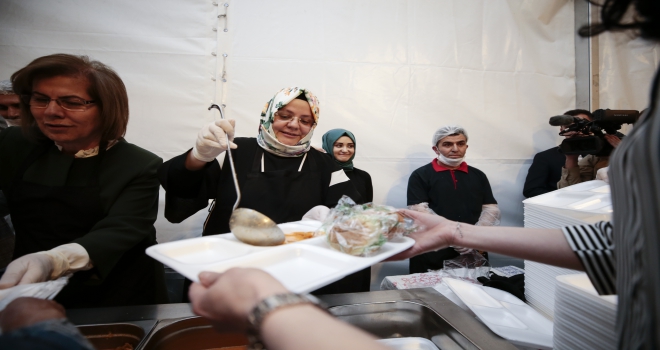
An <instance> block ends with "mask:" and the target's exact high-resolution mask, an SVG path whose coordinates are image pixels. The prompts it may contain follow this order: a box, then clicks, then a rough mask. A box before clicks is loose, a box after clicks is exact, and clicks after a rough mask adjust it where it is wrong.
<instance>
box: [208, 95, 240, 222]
mask: <svg viewBox="0 0 660 350" xmlns="http://www.w3.org/2000/svg"><path fill="white" fill-rule="evenodd" d="M214 108H215V109H217V110H218V111H219V112H220V119H222V120H225V112H224V111H223V110H222V107H221V106H219V105H217V104H215V103H214V104H212V105H211V106H210V107H209V111H210V110H211V109H214ZM225 136H227V151H226V152H227V157H229V165H230V166H231V176H232V178H233V179H234V188H236V203H234V208H233V209H232V210H236V208H237V207H238V203H240V202H241V190H240V189H239V188H238V179H237V178H236V168H234V158H232V156H231V149H230V148H229V142H230V141H229V134H227V133H225Z"/></svg>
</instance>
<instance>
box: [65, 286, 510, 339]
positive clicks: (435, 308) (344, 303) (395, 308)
mask: <svg viewBox="0 0 660 350" xmlns="http://www.w3.org/2000/svg"><path fill="white" fill-rule="evenodd" d="M320 299H321V300H323V301H324V302H325V303H326V304H327V305H328V306H329V307H330V309H331V311H332V312H333V313H334V314H335V315H336V316H337V317H338V318H340V319H342V320H344V321H346V322H349V323H351V324H354V325H356V326H358V327H360V328H363V329H365V330H367V331H369V332H371V333H374V334H375V335H377V336H379V337H383V338H384V337H389V336H397V334H401V335H398V336H411V335H406V334H404V333H406V332H408V333H411V332H412V333H420V332H421V333H422V336H424V335H426V336H427V337H428V338H429V339H430V338H431V336H432V335H433V334H436V333H437V334H440V333H442V334H446V335H448V336H449V337H451V338H452V339H454V341H455V342H456V344H455V346H452V347H450V348H459V349H516V348H515V347H514V346H513V345H511V344H510V343H509V342H507V341H506V340H504V339H502V338H500V337H499V336H497V335H496V334H494V333H493V332H492V331H491V330H490V329H488V327H486V326H485V325H484V324H483V323H481V322H479V321H478V320H477V319H475V318H474V317H473V316H471V315H470V314H468V313H467V312H465V311H464V310H463V309H461V308H460V307H458V306H456V305H455V304H454V303H453V302H452V301H450V300H449V299H447V298H446V297H444V296H443V295H441V294H440V293H438V292H437V291H435V290H434V289H432V288H424V289H407V290H391V291H379V292H369V293H351V294H335V295H325V296H321V297H320ZM422 311H429V312H422ZM423 314H424V315H426V316H424V315H423ZM428 314H432V315H430V316H432V317H430V316H429V315H428ZM388 315H389V316H388ZM67 316H68V317H69V319H70V320H71V321H72V322H73V323H74V324H76V325H86V324H106V323H122V322H135V321H145V320H171V319H180V318H186V317H192V316H194V314H193V313H192V310H191V308H190V305H189V304H165V305H145V306H130V307H116V308H97V309H78V310H68V311H67ZM438 316H439V317H438ZM388 317H389V318H388ZM424 322H429V323H434V325H433V328H432V331H429V330H428V329H427V330H424V329H423V328H424V327H423V326H425V325H418V326H420V327H417V328H419V329H415V328H414V327H415V323H424ZM165 323H168V322H163V324H165ZM154 324H155V323H154ZM379 325H380V326H379ZM379 327H380V328H379ZM426 328H428V327H426ZM158 329H159V325H158V324H156V326H155V327H154V329H153V331H152V332H151V333H154V332H156V331H158ZM429 329H431V328H429ZM424 332H426V333H429V332H430V333H429V334H423V333H424ZM433 332H436V333H433ZM151 336H152V334H150V332H149V330H147V335H146V337H145V338H146V340H147V341H148V340H149V338H150V337H151ZM415 336H419V335H415ZM445 338H447V336H445ZM447 339H449V338H447ZM457 339H458V341H457ZM465 340H467V342H465ZM448 341H450V342H454V341H451V339H449V340H448Z"/></svg>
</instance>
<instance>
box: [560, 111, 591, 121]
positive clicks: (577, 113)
mask: <svg viewBox="0 0 660 350" xmlns="http://www.w3.org/2000/svg"><path fill="white" fill-rule="evenodd" d="M564 114H565V115H570V116H573V117H577V116H578V115H580V114H584V115H586V116H587V117H589V120H594V115H593V114H591V112H589V111H588V110H586V109H571V110H570V111H566V112H564Z"/></svg>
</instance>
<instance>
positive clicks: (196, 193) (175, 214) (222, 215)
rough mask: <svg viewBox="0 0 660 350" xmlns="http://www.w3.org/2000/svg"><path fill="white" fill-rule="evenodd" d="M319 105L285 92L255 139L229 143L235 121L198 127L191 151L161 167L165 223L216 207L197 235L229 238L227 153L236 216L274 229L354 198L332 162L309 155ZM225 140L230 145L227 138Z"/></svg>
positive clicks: (269, 106)
mask: <svg viewBox="0 0 660 350" xmlns="http://www.w3.org/2000/svg"><path fill="white" fill-rule="evenodd" d="M318 120H319V102H318V99H317V98H316V96H315V95H314V94H313V93H312V92H311V91H309V90H307V89H304V88H300V87H289V88H284V89H282V90H280V91H279V92H278V93H277V94H275V96H274V97H273V98H272V99H271V100H270V101H269V102H268V103H266V105H265V107H264V109H263V111H262V112H261V122H260V125H259V132H258V134H257V137H256V138H247V137H236V138H234V121H233V120H221V121H217V122H214V123H210V124H208V125H206V126H204V127H203V128H202V129H201V130H200V132H199V134H198V136H197V142H196V143H195V147H193V148H192V150H190V151H188V152H186V153H184V154H182V155H180V156H178V157H175V158H173V159H171V160H169V161H167V162H165V164H163V166H162V167H161V169H160V171H159V176H160V179H161V183H162V185H163V187H164V188H165V190H166V191H167V195H166V205H165V217H166V218H167V219H168V220H170V221H171V222H174V223H178V222H181V221H183V220H184V219H186V218H187V217H189V216H191V215H192V214H194V213H195V212H197V211H199V210H201V209H203V208H206V207H207V206H208V202H209V199H214V200H215V203H214V204H213V205H211V208H210V209H209V211H210V213H209V215H208V217H207V219H206V223H205V225H204V231H203V235H212V234H219V233H226V232H229V217H230V216H231V213H232V207H233V205H234V202H235V201H236V192H235V190H234V183H233V179H232V175H231V172H230V166H229V161H228V157H225V160H224V164H223V166H222V168H221V167H220V164H219V163H218V161H217V160H216V157H218V156H219V155H220V154H221V153H223V152H225V151H226V150H227V149H231V152H232V156H233V159H234V162H235V166H236V175H237V179H238V184H239V186H240V189H241V202H240V207H241V208H250V209H254V210H256V211H258V212H260V213H262V214H264V215H266V216H268V217H269V218H271V219H272V220H273V221H275V222H276V223H283V222H290V221H297V220H300V219H301V218H302V217H303V215H304V214H305V213H306V212H307V211H309V210H310V209H311V208H313V207H315V206H317V205H325V206H327V207H333V206H335V205H336V204H337V201H338V200H339V199H340V198H341V197H342V195H348V196H350V197H352V198H359V194H358V193H357V191H356V190H355V187H354V186H353V184H352V182H351V181H350V180H349V178H348V177H347V176H346V174H345V173H344V171H343V170H342V168H341V167H340V166H339V165H338V164H336V163H335V162H334V161H333V160H332V159H331V158H330V157H328V156H327V155H325V154H323V153H321V152H319V151H317V150H316V149H315V148H313V147H311V144H310V141H311V139H312V135H313V133H314V128H315V127H316V125H317V123H318ZM226 135H229V140H230V142H229V144H227V136H226Z"/></svg>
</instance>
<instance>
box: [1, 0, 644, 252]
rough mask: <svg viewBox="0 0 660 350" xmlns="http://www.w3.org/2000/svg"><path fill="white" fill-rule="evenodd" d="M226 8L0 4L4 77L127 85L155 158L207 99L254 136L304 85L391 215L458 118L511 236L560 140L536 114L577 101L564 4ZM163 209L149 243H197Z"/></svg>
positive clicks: (120, 2) (415, 1)
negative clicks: (36, 75)
mask: <svg viewBox="0 0 660 350" xmlns="http://www.w3.org/2000/svg"><path fill="white" fill-rule="evenodd" d="M224 3H225V2H220V4H219V6H214V4H213V2H212V1H210V0H205V1H200V0H197V1H195V0H187V1H183V0H161V1H128V0H110V1H83V2H80V1H73V0H50V1H44V0H42V1H22V0H4V1H3V2H2V11H1V12H0V62H2V63H1V64H0V78H6V77H9V76H10V75H11V73H13V72H14V71H16V70H17V69H18V68H20V67H22V66H24V65H25V64H27V63H28V62H29V61H30V60H32V59H34V58H36V57H39V56H42V55H46V54H51V53H56V52H66V53H73V54H87V55H89V56H91V57H92V58H93V59H97V60H100V61H101V62H104V63H106V64H108V65H110V66H112V67H113V68H114V69H115V70H116V71H117V72H118V73H119V75H120V76H121V77H122V78H123V79H124V82H125V83H126V85H127V88H128V92H129V96H130V101H131V121H130V124H129V131H128V134H127V136H126V138H127V139H128V141H129V142H132V143H135V144H137V145H139V146H141V147H144V148H146V149H148V150H150V151H152V152H154V153H156V154H158V155H159V156H161V157H162V158H163V159H165V160H167V159H170V158H171V157H173V156H175V155H177V154H180V153H182V152H184V151H186V150H187V149H188V148H190V147H192V145H193V142H194V139H195V136H196V133H197V131H198V129H199V128H200V127H201V126H202V125H204V124H205V123H208V122H210V121H212V120H213V119H214V118H217V114H213V113H211V112H208V111H207V110H206V108H207V107H208V105H209V103H210V102H212V101H216V102H222V103H225V104H226V105H227V109H226V114H227V116H228V117H230V118H233V119H236V120H237V122H236V123H237V134H238V135H239V136H255V135H256V131H257V126H258V119H259V112H260V111H261V109H262V107H263V105H264V104H265V103H266V102H267V101H268V99H269V98H270V97H272V95H273V94H274V93H275V92H276V91H277V90H279V89H280V88H282V87H285V86H294V85H298V86H304V87H307V88H309V89H310V90H312V91H313V92H314V93H316V94H317V95H318V96H319V99H320V101H321V119H320V123H319V126H318V127H317V129H316V131H315V136H314V140H313V143H314V144H316V145H320V139H321V135H322V134H323V133H324V132H325V131H327V130H329V129H332V128H338V127H342V128H346V129H349V130H351V131H353V132H354V133H355V135H356V137H357V141H358V142H357V144H358V147H357V157H356V159H355V164H356V166H357V167H359V168H361V169H364V170H366V171H368V172H369V173H370V174H371V175H372V178H373V180H374V193H375V202H377V203H383V204H389V205H393V206H396V207H401V206H405V204H406V185H407V180H408V176H409V174H410V173H411V172H412V171H413V170H414V169H416V168H417V167H420V166H422V165H424V164H426V163H427V162H429V161H430V160H431V158H432V157H433V156H434V153H433V152H432V150H431V141H430V139H431V135H432V133H433V131H434V130H435V129H437V128H438V127H439V126H441V125H443V124H448V123H460V124H462V125H463V126H464V127H466V128H467V130H468V132H469V135H470V141H469V144H470V148H469V150H468V153H467V159H466V160H467V161H468V163H469V164H470V165H472V166H475V167H477V168H479V169H481V170H483V171H484V172H485V173H486V174H487V175H488V177H489V179H490V182H491V186H492V188H493V192H494V194H495V197H496V199H497V200H498V202H499V203H500V206H501V208H502V211H503V220H502V221H503V224H506V225H516V226H520V225H522V205H521V200H522V199H523V198H522V194H521V192H522V185H523V182H524V178H525V176H526V174H527V168H528V167H529V164H530V163H531V158H532V156H533V155H534V154H535V153H536V152H538V151H542V150H545V149H547V148H549V147H552V146H554V145H556V144H557V142H558V141H559V137H558V136H557V130H556V128H552V127H550V126H549V125H548V123H547V120H548V117H549V116H551V115H556V114H559V113H561V112H563V111H565V110H567V109H570V108H574V106H575V78H574V72H575V67H574V59H573V56H574V39H573V38H574V26H573V2H572V1H569V0H564V1H560V0H553V1H550V0H547V1H535V0H528V1H523V0H509V1H505V0H490V1H487V0H478V1H477V0H473V1H448V0H437V1H428V0H426V1H425V0H378V1H376V0H372V1H366V0H361V1H354V0H353V1H351V0H340V1H321V0H307V1H302V0H287V1H266V0H261V1H257V0H240V1H239V0H233V1H227V2H226V3H227V4H228V5H229V6H228V7H226V8H225V7H224V6H223V4H224ZM216 5H218V4H216ZM225 11H227V17H226V18H224V17H222V18H218V15H219V14H222V13H224V12H225ZM225 26H226V28H227V31H226V32H225V31H224V30H223V29H224V27H225ZM214 28H218V29H217V31H214V30H213V29H214ZM214 53H215V54H216V55H214ZM223 53H225V54H227V57H226V59H223V57H222V54H223ZM656 58H657V54H656ZM656 62H657V59H656ZM618 69H621V68H618ZM223 71H226V76H225V77H226V82H223V81H222V79H221V75H222V72H223ZM622 75H624V76H625V74H622ZM630 86H631V88H632V89H633V90H632V91H638V92H639V93H641V94H646V91H648V85H647V84H644V86H636V85H635V84H632V83H631V84H630ZM645 98H646V97H645ZM635 108H640V107H635ZM214 113H215V112H214ZM162 204H164V195H162V194H161V215H160V216H159V220H158V222H157V224H156V225H157V229H158V235H159V241H161V242H163V241H168V240H173V239H179V238H182V237H186V236H192V235H198V234H200V233H201V225H202V222H203V219H204V217H205V213H206V212H205V211H201V212H200V213H199V215H197V216H196V217H193V218H190V219H189V220H186V222H184V224H179V225H173V224H169V223H167V222H166V221H165V220H164V218H163V217H162Z"/></svg>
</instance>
